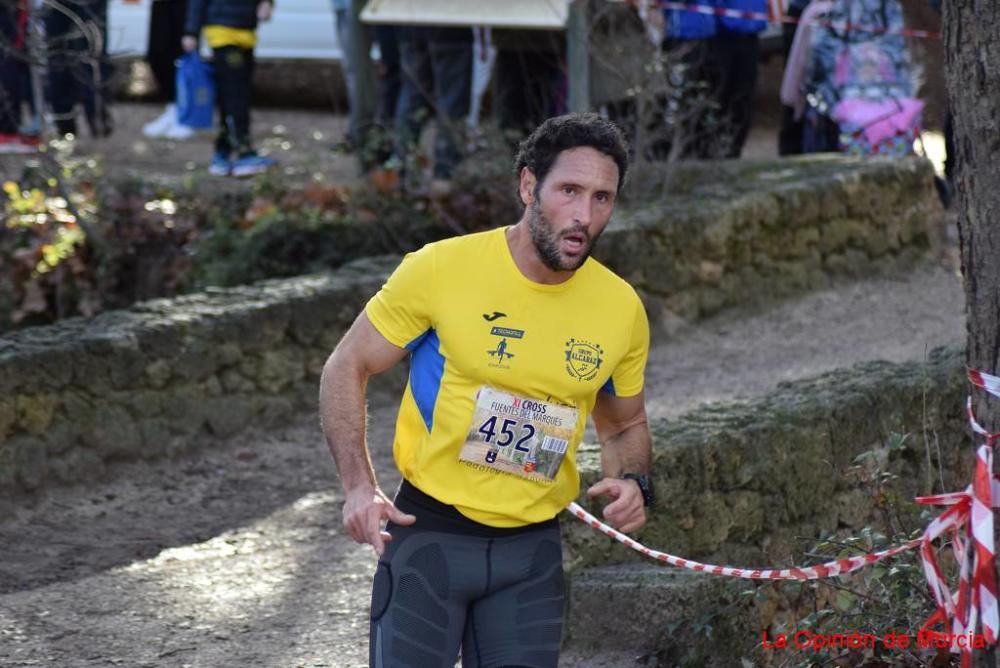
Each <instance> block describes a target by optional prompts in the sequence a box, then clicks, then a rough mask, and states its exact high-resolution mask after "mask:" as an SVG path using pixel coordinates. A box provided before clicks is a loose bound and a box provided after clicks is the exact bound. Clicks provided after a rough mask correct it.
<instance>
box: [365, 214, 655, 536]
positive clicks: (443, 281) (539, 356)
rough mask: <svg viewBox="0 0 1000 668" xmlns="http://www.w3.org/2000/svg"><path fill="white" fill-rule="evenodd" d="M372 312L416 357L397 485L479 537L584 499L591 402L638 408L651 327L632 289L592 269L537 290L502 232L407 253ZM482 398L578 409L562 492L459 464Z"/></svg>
mask: <svg viewBox="0 0 1000 668" xmlns="http://www.w3.org/2000/svg"><path fill="white" fill-rule="evenodd" d="M365 312H366V314H367V315H368V319H369V320H371V322H372V324H373V325H374V326H375V328H376V329H377V330H378V331H379V332H380V333H381V334H382V335H383V336H384V337H385V338H386V339H387V340H388V341H389V342H391V343H393V344H394V345H397V346H399V347H401V348H404V347H405V348H407V349H409V350H410V351H411V353H412V356H411V360H410V377H409V382H408V383H407V387H406V390H405V392H404V393H403V398H402V401H401V403H400V408H399V416H398V418H397V421H396V435H395V439H394V442H393V454H394V456H395V459H396V464H397V466H398V467H399V470H400V472H401V473H402V474H403V477H404V478H406V479H407V480H409V481H410V482H411V483H413V484H414V485H416V486H417V487H418V488H419V489H421V490H422V491H424V492H425V493H427V494H429V495H431V496H433V497H434V498H436V499H437V500H439V501H441V502H443V503H447V504H450V505H454V506H455V507H456V508H457V509H458V510H459V511H460V512H461V513H462V514H463V515H465V516H467V517H469V518H471V519H473V520H475V521H477V522H480V523H482V524H487V525H490V526H496V527H514V526H522V525H525V524H531V523H535V522H542V521H545V520H548V519H551V518H552V517H554V516H555V515H556V514H558V513H559V511H560V510H562V509H563V508H564V507H565V505H566V504H567V503H568V502H569V501H571V500H572V499H573V498H575V497H576V495H577V494H578V492H579V487H580V480H579V474H578V472H577V469H576V463H575V456H576V448H577V446H578V445H579V443H580V440H581V438H582V436H583V431H584V427H585V425H586V420H587V416H588V415H589V414H590V412H591V410H592V409H593V407H594V402H595V401H596V398H597V393H598V392H599V391H604V392H610V393H612V394H614V395H617V396H623V397H626V396H634V395H636V394H638V393H639V392H640V391H641V390H642V387H643V372H644V369H645V366H646V357H647V354H648V349H649V323H648V321H647V319H646V312H645V310H644V309H643V306H642V302H641V301H640V300H639V297H638V295H636V293H635V291H634V290H633V289H632V287H631V286H630V285H629V284H628V283H626V282H625V281H624V280H622V279H621V278H619V277H618V276H616V275H615V274H614V273H612V272H611V271H610V270H609V269H607V268H606V267H604V266H603V265H601V264H600V263H599V262H597V261H596V260H594V259H593V258H591V259H588V260H587V261H586V262H585V263H584V265H583V266H582V267H581V268H580V269H578V270H577V271H576V273H575V274H574V275H573V276H572V277H571V278H570V279H569V280H568V281H565V282H564V283H561V284H559V285H542V284H539V283H535V282H533V281H531V280H529V279H528V278H526V277H525V276H524V275H523V274H522V273H521V271H520V270H519V269H518V268H517V265H516V264H515V263H514V259H513V257H512V256H511V254H510V249H509V247H508V245H507V239H506V236H505V230H504V229H502V228H501V229H496V230H491V231H488V232H482V233H478V234H472V235H468V236H463V237H456V238H453V239H447V240H445V241H440V242H437V243H433V244H428V245H427V246H425V247H424V248H422V249H421V250H419V251H417V252H415V253H410V254H409V255H407V256H406V257H405V258H404V259H403V262H402V263H401V264H400V265H399V267H398V268H397V269H396V271H395V272H393V274H392V276H390V277H389V280H388V281H386V283H385V285H384V286H382V289H381V290H380V291H379V292H378V294H376V295H375V296H374V297H372V299H371V300H370V301H369V302H368V305H367V306H366V308H365ZM483 387H490V388H495V389H498V390H500V391H503V392H509V393H513V394H516V395H518V396H521V397H526V398H529V399H532V400H535V401H544V402H549V403H553V404H557V405H563V406H571V407H575V408H576V409H577V411H578V413H577V420H576V425H575V428H574V429H573V430H572V437H571V438H570V439H569V441H568V448H567V449H566V454H565V458H564V459H563V460H562V464H561V466H559V468H558V472H557V473H555V477H554V479H552V480H545V481H536V480H529V479H525V478H522V477H517V476H515V475H509V474H506V473H501V472H497V471H494V470H490V469H489V468H487V467H485V466H476V465H470V464H469V463H466V462H463V461H460V460H459V456H460V452H461V451H462V448H463V444H464V443H465V440H466V436H467V435H468V434H469V432H470V429H472V430H473V432H474V431H475V430H476V426H477V425H473V424H472V423H473V416H474V409H475V405H476V400H477V393H478V392H479V390H480V389H481V388H483ZM557 410H558V409H557ZM487 428H488V429H490V430H492V427H487Z"/></svg>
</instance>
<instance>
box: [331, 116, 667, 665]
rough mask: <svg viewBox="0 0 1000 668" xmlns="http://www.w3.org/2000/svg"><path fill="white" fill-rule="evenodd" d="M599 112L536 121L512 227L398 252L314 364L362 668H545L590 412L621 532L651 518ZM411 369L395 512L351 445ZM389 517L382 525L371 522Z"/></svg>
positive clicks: (640, 359) (616, 174)
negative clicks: (352, 548) (608, 253)
mask: <svg viewBox="0 0 1000 668" xmlns="http://www.w3.org/2000/svg"><path fill="white" fill-rule="evenodd" d="M627 156H628V149H627V146H626V144H625V140H624V138H623V135H622V133H621V131H620V129H619V128H618V127H617V126H615V125H614V124H612V123H611V122H610V121H607V120H605V119H603V118H601V117H600V116H597V115H596V114H570V115H567V116H561V117H557V118H552V119H549V120H547V121H545V122H544V123H543V124H542V125H541V126H539V127H538V129H536V130H535V131H534V132H533V133H532V134H531V136H529V137H528V138H527V139H526V140H525V141H524V142H523V143H522V144H521V146H520V149H519V153H518V155H517V158H516V172H517V178H518V180H519V181H518V183H519V193H520V197H521V200H522V202H523V203H524V206H525V208H524V212H523V214H522V215H521V218H520V220H519V221H517V223H516V224H514V225H511V226H507V227H500V228H497V229H494V230H491V231H488V232H483V233H478V234H471V235H468V236H464V237H457V238H453V239H448V240H445V241H440V242H436V243H432V244H429V245H427V246H425V247H424V248H422V249H421V250H419V251H417V252H415V253H411V254H409V255H407V256H406V257H405V258H404V259H403V261H402V263H401V264H400V265H399V267H398V268H397V269H396V270H395V271H394V272H393V274H392V275H391V276H390V277H389V279H388V280H387V281H386V283H385V285H384V286H383V287H382V289H381V290H380V291H379V292H378V294H376V295H375V296H374V297H373V298H372V299H371V300H370V301H369V302H368V304H367V306H366V307H365V309H364V311H363V312H362V313H361V314H360V315H359V316H358V318H357V320H355V322H354V324H353V325H352V326H351V328H350V330H349V331H348V332H347V334H345V335H344V337H343V339H342V340H341V341H340V343H339V344H338V345H337V348H336V350H335V351H334V352H333V354H332V355H331V356H330V358H329V360H328V361H327V363H326V365H325V367H324V370H323V376H322V379H321V387H320V412H321V418H322V423H323V430H324V433H325V435H326V439H327V442H328V444H329V447H330V450H331V452H332V454H333V457H334V460H335V461H336V464H337V468H338V470H339V472H340V477H341V481H342V483H343V485H344V492H345V502H344V508H343V514H344V525H345V528H346V530H347V532H348V533H349V534H350V535H351V537H352V538H354V540H356V541H358V542H360V543H368V544H371V545H372V547H373V548H374V550H375V552H376V553H377V554H378V555H379V562H378V566H377V568H376V572H375V578H374V584H373V590H372V608H371V625H370V638H369V640H370V645H369V648H370V657H371V665H372V666H376V667H386V666H420V667H421V668H424V667H433V666H441V667H448V668H451V666H453V665H454V662H455V659H456V656H457V655H458V653H459V648H461V656H462V661H463V666H465V667H466V668H470V667H477V666H535V667H539V668H541V667H546V666H553V667H554V666H556V664H557V662H558V655H559V645H560V638H561V631H562V613H563V601H564V598H563V575H562V557H561V546H560V537H559V523H558V519H557V515H558V514H559V512H560V510H562V509H563V508H564V507H565V506H566V504H567V503H568V502H569V501H571V500H572V499H574V498H575V497H576V496H577V495H578V493H579V486H580V479H579V475H578V472H577V469H576V450H577V446H578V445H579V443H580V440H581V438H582V436H583V432H584V427H585V424H586V421H587V416H588V415H592V416H593V419H594V424H595V426H596V427H597V434H598V437H599V438H600V441H601V444H602V462H603V466H604V474H605V476H606V477H605V478H604V479H603V480H601V481H600V482H598V483H596V484H595V485H593V486H592V487H591V488H590V489H589V490H587V492H588V494H590V495H592V496H604V497H607V498H609V499H610V503H608V505H607V506H605V508H604V517H605V519H607V520H608V522H610V523H611V524H612V525H614V526H615V527H617V528H618V529H620V530H622V531H634V530H636V529H638V528H640V527H642V526H643V524H644V523H645V521H646V508H647V507H648V506H649V505H650V504H651V503H652V501H653V490H652V487H651V486H650V484H649V480H648V477H647V475H648V471H649V462H650V447H651V440H650V434H649V427H648V425H647V420H646V410H645V403H644V399H643V372H644V369H645V364H646V358H647V354H648V348H649V325H648V322H647V319H646V313H645V310H644V309H643V306H642V303H641V301H640V300H639V297H638V296H637V295H636V293H635V291H634V290H633V289H632V287H631V286H629V285H628V284H627V283H626V282H625V281H624V280H622V279H621V278H619V277H618V276H616V275H615V274H613V273H612V272H611V271H610V270H608V269H607V268H605V267H604V266H603V265H601V264H600V263H599V262H598V261H596V260H594V259H593V258H591V257H590V253H591V250H592V249H593V246H594V244H595V243H596V242H597V239H598V237H599V236H600V235H601V232H602V231H603V230H604V228H605V226H606V225H607V224H608V221H609V219H610V218H611V213H612V210H613V209H614V205H615V201H616V199H617V196H618V194H619V192H620V191H621V187H622V184H623V182H624V179H625V173H626V171H627V167H628V157H627ZM406 355H410V357H411V359H410V377H409V382H408V384H407V387H406V389H405V391H404V394H403V397H402V401H401V404H400V408H399V416H398V419H397V423H396V434H395V439H394V443H393V453H394V456H395V460H396V464H397V465H398V467H399V469H400V472H401V473H402V475H403V483H402V485H401V487H400V489H399V491H398V492H397V494H396V496H395V499H390V498H389V496H388V495H387V494H385V493H384V492H383V491H382V490H381V488H380V487H379V484H378V481H377V480H376V477H375V473H374V471H373V469H372V466H371V462H370V459H369V456H368V451H367V445H366V441H365V421H366V416H365V399H364V394H365V386H366V382H367V380H368V378H369V377H370V376H372V375H373V374H377V373H380V372H382V371H384V370H386V369H388V368H389V367H391V366H392V365H394V364H395V363H397V362H399V361H401V360H402V359H403V358H404V357H405V356H406ZM383 521H388V524H387V525H386V526H385V528H384V529H383V527H382V525H381V523H382V522H383Z"/></svg>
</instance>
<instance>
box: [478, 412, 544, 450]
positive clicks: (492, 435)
mask: <svg viewBox="0 0 1000 668" xmlns="http://www.w3.org/2000/svg"><path fill="white" fill-rule="evenodd" d="M497 419H498V418H497V416H496V415H491V416H490V417H489V418H488V419H487V420H486V422H483V424H482V425H480V426H479V433H480V434H482V435H483V440H484V441H485V442H487V443H492V442H493V439H496V446H497V447H498V448H505V447H507V446H508V445H510V444H511V443H513V442H514V438H515V437H516V436H517V434H515V433H514V431H513V429H514V428H515V427H517V426H518V425H519V424H520V423H518V421H517V420H511V419H510V418H504V421H503V422H502V423H501V424H500V433H499V436H498V435H497ZM520 427H521V437H520V438H518V439H517V443H514V449H515V450H517V451H518V452H526V453H530V452H531V450H529V449H528V448H526V447H524V444H525V443H526V442H527V441H529V440H531V437H532V436H534V435H535V428H534V427H533V426H532V425H531V424H529V423H527V422H525V423H523V424H520Z"/></svg>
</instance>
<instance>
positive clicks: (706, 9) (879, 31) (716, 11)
mask: <svg viewBox="0 0 1000 668" xmlns="http://www.w3.org/2000/svg"><path fill="white" fill-rule="evenodd" d="M660 7H661V8H662V9H672V10H679V11H682V12H695V13H697V14H708V15H709V16H725V17H727V18H733V19H745V20H748V21H771V22H778V23H794V24H799V23H802V21H801V20H800V19H797V18H795V17H794V16H788V15H785V14H781V15H779V16H771V15H770V14H768V13H767V12H751V11H744V10H741V9H724V8H722V7H712V6H710V5H701V4H696V3H687V2H670V1H669V0H665V1H664V2H661V3H660ZM811 23H812V24H813V25H818V26H821V27H824V28H833V29H834V30H838V31H840V32H870V33H872V34H875V35H902V36H904V37H916V38H919V39H941V33H939V32H933V31H930V30H916V29H913V28H901V29H899V30H890V29H888V28H885V27H880V26H863V25H857V24H854V23H848V22H845V21H825V20H823V19H814V20H813V21H811Z"/></svg>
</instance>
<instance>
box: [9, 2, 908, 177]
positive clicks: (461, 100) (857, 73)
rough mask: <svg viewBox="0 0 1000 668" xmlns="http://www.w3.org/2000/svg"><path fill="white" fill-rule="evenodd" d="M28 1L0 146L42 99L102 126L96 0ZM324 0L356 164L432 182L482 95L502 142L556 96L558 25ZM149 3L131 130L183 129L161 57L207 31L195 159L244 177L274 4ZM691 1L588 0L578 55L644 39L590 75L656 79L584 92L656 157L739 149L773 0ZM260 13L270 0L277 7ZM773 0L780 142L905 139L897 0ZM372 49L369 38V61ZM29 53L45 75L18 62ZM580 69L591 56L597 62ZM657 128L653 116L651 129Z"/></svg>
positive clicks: (17, 141) (31, 134) (29, 129)
mask: <svg viewBox="0 0 1000 668" xmlns="http://www.w3.org/2000/svg"><path fill="white" fill-rule="evenodd" d="M29 1H31V2H36V0H0V87H2V88H0V91H2V93H0V151H2V152H23V151H31V150H35V149H36V147H37V146H38V130H39V123H38V111H39V110H38V109H35V108H34V106H35V103H36V101H37V100H39V99H42V100H44V102H43V104H44V105H45V107H46V113H47V114H48V118H50V119H51V121H52V127H53V129H54V130H55V132H56V133H57V134H59V135H68V134H72V135H77V134H78V133H79V131H80V128H79V127H78V125H79V123H78V120H77V118H78V116H81V115H82V117H83V119H85V121H86V125H87V128H88V130H89V133H90V134H91V135H92V136H93V137H97V138H101V137H105V136H107V135H109V134H110V133H111V132H112V131H113V129H114V125H113V121H112V119H113V116H112V114H111V111H110V109H109V107H110V105H109V100H110V98H111V96H110V94H109V86H108V82H109V77H110V70H111V68H110V66H109V60H108V57H107V47H106V44H107V39H106V37H107V14H108V0H60V2H58V3H48V2H44V1H43V2H38V3H37V6H35V7H29V6H28V4H27V3H28V2H29ZM331 2H332V9H333V15H334V26H333V31H335V37H334V33H333V32H332V33H331V40H332V39H336V40H337V42H338V43H339V45H340V47H341V52H342V54H343V56H342V60H341V65H342V69H343V72H344V78H345V82H346V89H347V101H348V105H349V107H350V111H351V114H350V118H351V122H350V125H349V128H348V131H347V135H346V137H345V138H344V141H343V142H342V147H343V148H346V149H347V150H351V151H353V152H355V153H356V155H357V156H358V159H359V163H360V165H361V167H362V170H363V171H370V170H374V169H390V170H394V171H397V172H398V173H399V174H400V175H401V177H402V178H401V183H403V184H404V186H405V187H412V188H425V189H427V190H429V192H430V193H431V194H432V195H435V194H444V193H447V192H449V190H450V189H451V179H452V175H453V174H454V171H455V169H456V167H457V165H458V164H459V163H460V162H461V160H462V158H463V155H464V153H465V149H466V146H467V132H468V128H469V127H470V125H471V126H475V125H477V124H478V122H479V119H480V116H481V115H482V114H483V110H484V109H488V110H489V113H490V116H491V118H492V119H493V121H495V123H496V125H497V126H499V128H500V130H501V131H503V133H504V134H505V136H506V137H508V138H509V139H510V141H511V142H515V141H517V139H518V138H520V137H521V136H523V134H524V133H525V132H526V131H528V130H530V129H531V128H534V127H535V126H537V125H538V124H539V123H540V122H541V121H542V120H544V119H545V118H548V117H550V116H553V115H557V114H560V113H563V112H565V111H567V110H568V99H569V95H568V93H569V90H568V89H569V85H570V84H569V80H568V76H567V47H566V44H567V41H566V35H565V33H564V32H562V31H555V30H534V29H532V30H528V29H522V30H514V29H496V28H494V29H490V28H483V27H446V26H433V25H419V26H417V25H368V24H365V23H362V22H361V21H360V20H359V18H358V16H357V15H355V14H353V13H352V3H351V2H350V0H331ZM151 4H152V8H151V12H150V31H149V36H150V37H149V44H148V52H147V54H146V56H147V60H148V62H149V65H150V70H151V72H152V74H153V77H154V78H155V81H156V84H157V86H158V88H159V90H160V92H161V93H162V95H163V96H164V97H165V98H166V99H167V101H168V104H167V107H166V108H165V109H164V111H163V113H162V114H161V115H160V116H159V117H158V118H157V119H155V120H154V121H152V122H150V123H148V124H146V126H145V127H144V128H143V132H144V133H145V134H146V135H147V136H150V137H163V138H168V139H173V140H183V139H188V138H190V137H192V136H195V134H196V133H195V132H194V130H193V129H192V128H190V127H188V126H186V125H184V124H183V123H181V122H180V119H179V118H178V115H177V110H176V106H175V104H174V102H175V100H176V97H177V89H176V84H175V82H176V77H175V63H176V62H177V60H178V58H179V57H181V55H182V54H183V53H184V51H185V50H187V51H193V50H196V49H198V48H199V46H200V45H202V44H204V45H206V46H207V47H208V48H209V49H210V50H211V52H212V54H213V56H212V63H213V65H214V71H215V83H216V91H217V95H216V99H217V103H218V107H219V121H218V123H217V127H218V135H217V137H216V140H215V143H214V148H213V152H212V154H211V155H212V159H211V161H210V163H209V171H211V172H212V173H213V174H219V175H226V174H232V175H236V176H246V175H250V174H254V173H257V172H260V171H264V170H266V169H268V168H269V167H271V166H272V165H273V164H274V160H272V159H271V158H268V157H265V156H260V155H258V154H257V153H256V152H255V150H254V147H253V144H252V140H251V137H252V133H251V109H252V106H253V104H252V77H253V71H254V47H255V45H256V41H257V36H256V29H257V26H258V23H259V22H260V21H264V20H267V19H268V18H269V17H270V15H271V12H272V2H271V1H270V0H153V1H152V3H151ZM354 4H356V3H354ZM700 4H701V5H702V6H703V9H706V10H710V11H705V12H692V11H688V10H684V9H680V8H676V7H664V6H663V5H661V4H660V3H657V2H651V3H647V2H646V1H645V0H630V1H629V2H627V3H620V2H609V1H607V0H589V5H588V7H589V14H590V16H591V18H592V20H593V23H592V25H591V36H590V40H591V45H592V52H593V54H594V55H593V56H592V62H595V61H596V60H597V59H598V57H599V55H600V54H601V53H610V52H613V51H614V47H615V46H618V47H620V46H621V44H622V43H623V40H624V39H625V38H626V37H629V36H631V37H634V36H635V35H641V39H642V40H643V42H644V47H643V49H646V50H642V49H640V51H641V54H640V55H639V56H638V57H637V58H633V59H632V60H631V61H630V60H627V59H626V60H622V61H619V62H612V63H610V65H609V64H607V63H605V64H604V65H605V67H604V70H605V72H604V75H605V76H604V79H606V78H607V76H606V75H607V71H609V70H610V71H612V74H614V75H616V76H619V77H621V78H623V80H630V79H629V77H630V76H631V74H634V73H632V72H629V71H628V70H629V69H633V70H634V69H639V68H641V67H643V66H644V64H643V63H644V62H646V63H648V62H649V60H650V58H653V59H654V60H656V59H659V60H657V62H662V63H663V64H664V65H665V67H663V68H662V74H660V75H659V76H660V78H661V79H662V82H661V83H662V86H660V87H656V88H655V92H654V93H653V94H652V98H651V100H638V99H637V95H636V92H635V89H636V88H638V87H632V88H629V87H628V86H620V87H618V88H620V89H621V90H618V91H617V92H615V88H616V87H615V86H614V85H611V86H606V85H602V83H601V81H599V79H601V77H602V75H601V74H599V73H598V72H596V71H595V73H594V74H593V75H592V76H593V79H594V83H593V85H592V88H593V89H594V95H593V97H594V98H595V99H592V102H593V104H594V106H595V108H597V109H599V110H600V111H602V112H603V113H604V114H606V115H608V116H610V117H612V118H614V119H615V120H617V121H618V122H619V123H621V124H622V126H623V127H624V128H625V129H626V131H627V133H628V134H629V135H630V136H631V137H633V138H636V137H638V136H639V135H641V134H643V133H645V134H650V132H651V131H653V132H652V134H653V136H655V137H658V138H657V139H656V140H655V141H650V142H648V143H647V145H645V146H643V147H642V148H641V150H642V151H643V152H644V155H646V156H648V157H651V158H653V159H663V158H669V157H671V156H672V157H676V158H702V159H704V158H737V157H739V156H740V154H741V152H742V150H743V147H744V144H745V142H746V138H747V135H748V133H749V130H750V127H751V123H752V121H753V111H754V100H755V96H756V87H757V79H758V74H757V71H758V63H759V61H760V49H761V45H760V34H761V33H762V32H763V31H764V30H765V29H766V28H767V26H768V22H767V16H768V11H769V9H770V10H771V11H772V15H773V12H774V8H773V7H771V8H769V7H768V0H700ZM356 9H357V7H355V10H356ZM716 10H719V11H716ZM273 11H275V12H280V11H281V7H280V5H279V6H277V7H275V8H274V9H273ZM781 11H783V12H784V13H786V14H787V15H788V16H790V17H793V18H798V19H801V20H802V23H800V24H796V23H787V22H786V23H785V24H784V53H785V57H786V68H785V73H784V78H783V81H782V86H781V101H782V103H783V104H784V105H785V108H784V116H783V119H782V127H781V132H780V136H779V153H780V154H782V155H789V154H795V153H803V152H816V151H844V152H851V153H859V154H884V153H889V154H902V153H906V152H909V151H911V150H912V146H913V142H914V139H915V137H916V136H917V134H918V133H919V131H920V117H921V111H922V107H923V103H922V102H921V101H920V100H919V99H918V98H917V94H916V88H917V83H918V74H919V73H918V72H917V71H916V68H915V67H914V66H913V62H912V59H911V57H910V54H909V52H908V50H907V43H906V40H905V38H904V37H903V35H902V30H903V28H904V25H903V15H902V9H901V7H900V4H899V0H812V1H811V2H810V0H789V2H788V4H787V5H786V6H784V7H783V8H782V9H781ZM29 14H34V15H35V16H37V17H39V21H38V23H39V24H40V25H41V26H42V27H43V28H44V31H41V32H43V33H44V45H45V48H44V52H45V58H44V63H45V67H44V68H38V67H35V68H29V67H28V62H29V60H33V58H32V59H29V57H28V51H29V49H28V47H29V41H30V40H29V39H28V36H29V32H28V16H29ZM609 26H610V27H609ZM623 26H624V28H623ZM602 41H603V44H602ZM373 45H377V49H375V50H373V49H372V46H373ZM609 47H610V48H609ZM618 50H619V51H621V50H622V49H621V48H619V49H618ZM647 50H651V51H648V52H647ZM372 53H377V54H378V60H377V62H376V63H374V64H373V63H372V62H370V59H371V54H372ZM650 53H652V54H653V55H652V56H650V55H649V54H650ZM622 63H626V65H623V64H622ZM629 63H631V64H629ZM40 69H43V71H42V72H41V73H40V74H41V76H35V77H34V78H33V77H32V76H30V74H29V73H30V72H31V71H35V72H36V75H37V74H38V70H40ZM594 69H595V70H600V69H601V67H600V63H598V64H597V65H596V66H595V67H594ZM372 72H375V73H377V74H376V76H375V77H374V80H371V79H372V78H371V73H372ZM33 79H34V80H33ZM609 90H610V91H611V92H608V91H609ZM38 91H41V95H39V94H38ZM484 96H485V97H486V98H487V103H486V105H485V106H484ZM650 109H651V110H652V112H650ZM428 121H434V127H435V128H436V131H435V133H434V138H435V139H434V144H433V150H432V153H433V156H432V159H431V161H430V166H429V168H428V169H427V172H426V174H424V173H423V172H422V170H421V169H418V168H417V164H416V162H415V160H414V155H415V152H414V147H415V146H416V145H417V144H419V141H420V136H421V132H422V130H423V128H424V126H425V125H426V124H427V122H428ZM657 129H659V130H664V129H665V131H664V132H661V133H660V134H659V135H657V134H656V132H655V130H657Z"/></svg>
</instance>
